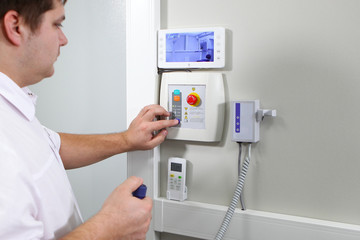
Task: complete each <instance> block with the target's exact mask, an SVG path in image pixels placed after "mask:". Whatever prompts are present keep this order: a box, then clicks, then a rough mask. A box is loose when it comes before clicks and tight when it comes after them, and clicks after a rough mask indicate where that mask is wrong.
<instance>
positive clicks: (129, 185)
mask: <svg viewBox="0 0 360 240" xmlns="http://www.w3.org/2000/svg"><path fill="white" fill-rule="evenodd" d="M143 182H144V180H143V179H142V178H139V177H135V176H132V177H129V178H128V179H126V180H125V181H124V182H123V184H122V185H123V186H124V187H125V188H126V189H129V191H130V193H132V192H134V191H135V190H136V189H138V188H139V187H140V185H141V184H143Z"/></svg>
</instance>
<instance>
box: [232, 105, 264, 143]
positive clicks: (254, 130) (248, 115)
mask: <svg viewBox="0 0 360 240" xmlns="http://www.w3.org/2000/svg"><path fill="white" fill-rule="evenodd" d="M259 105H260V103H259V100H253V101H233V102H231V119H232V121H231V131H232V134H231V137H232V140H233V141H235V142H258V141H259V140H260V134H259V131H260V121H257V119H256V117H257V112H258V110H259Z"/></svg>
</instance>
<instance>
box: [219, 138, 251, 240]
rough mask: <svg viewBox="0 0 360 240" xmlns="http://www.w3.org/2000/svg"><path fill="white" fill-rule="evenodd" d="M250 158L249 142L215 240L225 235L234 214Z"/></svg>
mask: <svg viewBox="0 0 360 240" xmlns="http://www.w3.org/2000/svg"><path fill="white" fill-rule="evenodd" d="M242 145H243V143H242V144H240V151H241V148H242ZM250 158H251V144H249V145H248V151H247V155H246V157H245V160H244V164H243V166H242V169H241V172H240V175H239V179H238V182H237V185H236V188H235V192H234V196H233V198H232V201H231V203H230V206H229V208H228V210H227V211H226V214H225V217H224V220H223V222H222V224H221V227H220V229H219V231H218V233H217V234H216V237H215V240H221V239H223V237H224V236H225V233H226V231H227V229H228V227H229V225H230V221H231V218H232V216H233V215H234V212H235V209H236V206H237V205H238V203H239V199H240V195H241V192H242V190H243V188H244V184H245V177H246V174H247V171H248V168H249V164H250Z"/></svg>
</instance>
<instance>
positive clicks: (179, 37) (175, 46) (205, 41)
mask: <svg viewBox="0 0 360 240" xmlns="http://www.w3.org/2000/svg"><path fill="white" fill-rule="evenodd" d="M213 61H214V32H184V33H168V34H166V62H213Z"/></svg>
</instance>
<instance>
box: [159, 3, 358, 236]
mask: <svg viewBox="0 0 360 240" xmlns="http://www.w3.org/2000/svg"><path fill="white" fill-rule="evenodd" d="M161 4H162V6H161V16H162V28H163V29H166V28H187V27H206V26H223V27H225V28H226V29H227V30H228V31H227V68H226V69H225V70H224V71H222V72H223V73H224V77H225V82H226V94H227V101H228V102H229V101H231V100H235V99H244V100H247V99H260V104H261V107H262V108H274V109H277V112H278V117H276V118H275V119H268V120H266V121H265V122H263V123H262V126H261V140H260V142H259V143H257V144H254V145H253V151H252V162H251V166H250V170H249V173H248V177H247V180H246V186H245V190H244V193H245V202H246V205H247V207H248V208H250V209H255V210H261V211H269V212H275V213H283V214H290V215H297V216H304V217H310V218H317V219H324V220H330V221H338V222H344V223H352V224H360V218H359V213H360V205H359V202H360V190H359V189H360V173H359V169H360V157H359V151H358V148H357V147H358V144H359V143H360V127H359V125H358V121H359V119H360V111H359V106H358V104H359V102H360V44H359V43H360V28H359V23H360V14H359V13H360V1H358V0H347V1H343V0H317V1H313V0H256V1H254V0H252V1H250V0H224V1H216V0H197V1H192V0H182V1H170V0H162V1H161ZM226 110H227V113H226V126H225V129H224V134H223V140H222V141H221V142H220V143H214V144H205V143H195V142H186V141H174V140H169V141H166V142H165V143H164V144H163V145H162V147H161V179H162V181H161V195H162V196H163V197H165V196H166V167H167V159H168V158H169V157H171V156H178V157H184V158H186V159H187V160H188V161H189V162H190V166H189V168H190V171H188V173H189V175H188V182H187V186H188V189H189V200H192V201H201V202H206V203H213V204H220V205H226V206H227V205H228V204H229V203H230V201H231V198H232V195H233V191H234V188H235V184H236V181H237V154H238V146H237V144H236V143H234V142H232V141H231V136H230V130H229V122H230V119H229V114H230V113H229V105H227V108H226ZM188 170H189V169H188ZM163 236H164V238H163V239H172V238H171V236H170V237H169V236H168V235H163Z"/></svg>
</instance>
